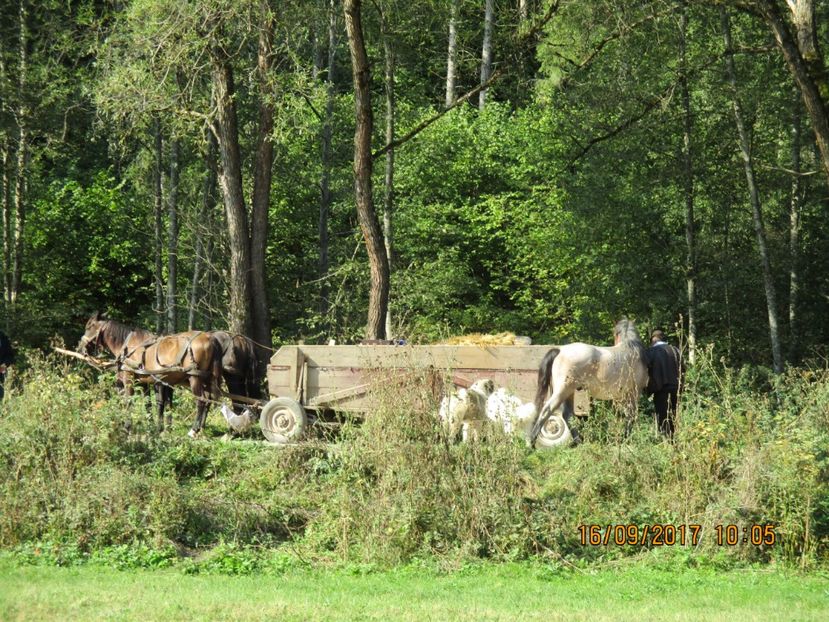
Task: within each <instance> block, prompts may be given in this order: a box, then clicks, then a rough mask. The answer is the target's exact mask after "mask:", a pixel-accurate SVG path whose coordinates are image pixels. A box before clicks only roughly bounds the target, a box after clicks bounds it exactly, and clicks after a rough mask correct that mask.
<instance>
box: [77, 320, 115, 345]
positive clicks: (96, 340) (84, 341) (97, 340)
mask: <svg viewBox="0 0 829 622" xmlns="http://www.w3.org/2000/svg"><path fill="white" fill-rule="evenodd" d="M107 321H108V320H107ZM104 324H106V321H104V322H100V321H99V322H98V330H96V331H95V335H94V336H92V337H87V336H86V334H84V336H83V337H81V343H80V344H79V348H78V349H79V350H81V351H83V352H85V351H86V350H87V348H88V346H89V344H90V343H93V344H94V347H95V350H96V351H99V350H100V349H101V346H102V345H103V340H104V336H103V330H104Z"/></svg>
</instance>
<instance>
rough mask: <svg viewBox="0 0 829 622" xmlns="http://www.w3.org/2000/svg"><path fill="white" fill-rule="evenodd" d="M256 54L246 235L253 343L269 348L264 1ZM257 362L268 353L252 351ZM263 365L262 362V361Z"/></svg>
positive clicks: (269, 24)
mask: <svg viewBox="0 0 829 622" xmlns="http://www.w3.org/2000/svg"><path fill="white" fill-rule="evenodd" d="M259 10H260V16H261V21H260V27H259V50H258V53H257V72H258V80H259V97H260V99H259V130H258V134H257V139H256V157H255V162H254V177H253V201H252V202H253V206H252V213H251V214H252V215H251V232H250V239H251V243H250V262H251V272H250V274H251V297H252V302H253V330H252V337H253V339H254V341H256V342H258V343H260V344H262V345H265V346H267V347H270V345H271V318H270V309H269V305H268V290H267V287H266V282H265V281H266V279H265V255H266V251H267V248H268V229H269V222H268V220H269V219H268V211H269V209H270V204H271V180H272V177H273V140H272V139H271V133H272V132H273V122H274V106H273V93H272V87H271V84H272V81H271V75H270V74H271V70H272V67H273V38H274V27H275V24H274V16H273V13H272V11H271V9H270V6H269V5H268V2H267V0H260V3H259ZM256 352H257V355H258V356H260V358H264V357H267V356H268V354H269V352H268V351H267V350H265V349H264V348H257V349H256ZM262 362H266V361H262Z"/></svg>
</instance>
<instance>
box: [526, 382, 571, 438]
mask: <svg viewBox="0 0 829 622" xmlns="http://www.w3.org/2000/svg"><path fill="white" fill-rule="evenodd" d="M570 397H572V394H571V395H570ZM567 399H568V397H566V396H565V393H564V390H558V389H554V390H553V395H552V396H551V397H550V399H549V400H547V402H546V403H545V404H544V405H543V406H542V407H541V410H540V411H539V412H538V418H537V419H536V420H535V425H533V429H532V432H530V438H529V439H528V441H529V445H530V447H533V446H535V439H537V438H538V435H539V434H540V433H541V430H542V429H543V428H544V424H546V423H547V420H548V419H549V418H550V417H551V416H552V414H553V413H554V412H555V411H556V410H558V409H559V408H560V407H561V405H562V404H563V403H564V402H565V400H567Z"/></svg>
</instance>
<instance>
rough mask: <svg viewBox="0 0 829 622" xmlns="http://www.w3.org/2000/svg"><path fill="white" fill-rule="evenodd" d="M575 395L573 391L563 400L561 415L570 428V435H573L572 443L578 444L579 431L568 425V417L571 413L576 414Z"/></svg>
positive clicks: (569, 417) (579, 438)
mask: <svg viewBox="0 0 829 622" xmlns="http://www.w3.org/2000/svg"><path fill="white" fill-rule="evenodd" d="M575 402H576V395H575V393H574V394H573V395H571V396H570V397H568V398H567V399H566V400H564V404H563V406H562V410H563V411H564V412H563V415H564V422H565V423H566V424H567V427H568V428H570V436H572V437H573V445H578V444H579V443H581V434H579V431H578V430H577V429H576V428H574V427H573V426H572V425H570V419H571V417H573V415H575V414H576V406H575Z"/></svg>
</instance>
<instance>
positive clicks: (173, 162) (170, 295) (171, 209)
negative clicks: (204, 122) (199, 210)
mask: <svg viewBox="0 0 829 622" xmlns="http://www.w3.org/2000/svg"><path fill="white" fill-rule="evenodd" d="M178 184H179V141H178V139H177V138H173V140H172V141H170V180H169V185H168V188H167V219H168V223H167V224H168V229H167V332H168V333H175V332H176V331H177V329H178V326H177V325H178V322H177V317H176V315H177V307H176V294H177V287H176V282H177V280H178V234H179V224H178Z"/></svg>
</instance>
